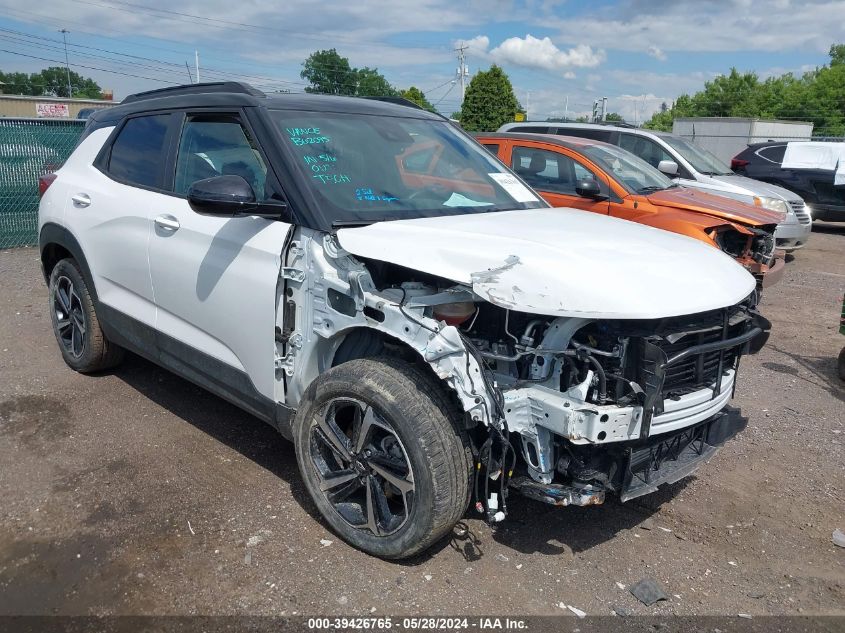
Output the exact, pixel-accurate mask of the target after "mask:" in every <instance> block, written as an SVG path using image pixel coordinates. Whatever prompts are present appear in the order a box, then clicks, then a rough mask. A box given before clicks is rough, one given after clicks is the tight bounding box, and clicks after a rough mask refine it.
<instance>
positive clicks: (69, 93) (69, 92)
mask: <svg viewBox="0 0 845 633" xmlns="http://www.w3.org/2000/svg"><path fill="white" fill-rule="evenodd" d="M59 33H61V34H62V41H63V42H64V43H65V70H66V71H67V98H68V99H70V98H71V97H72V96H73V91H72V90H71V87H70V62H69V61H68V57H67V34H68V33H70V31H68V30H67V29H59Z"/></svg>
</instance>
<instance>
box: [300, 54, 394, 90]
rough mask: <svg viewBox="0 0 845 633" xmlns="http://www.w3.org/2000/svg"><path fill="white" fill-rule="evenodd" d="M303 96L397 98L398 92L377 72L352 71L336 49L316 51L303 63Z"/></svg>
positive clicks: (374, 69)
mask: <svg viewBox="0 0 845 633" xmlns="http://www.w3.org/2000/svg"><path fill="white" fill-rule="evenodd" d="M299 76H300V77H302V78H303V79H307V80H308V83H309V84H310V85H308V86H306V88H305V92H314V93H319V94H327V95H346V96H358V97H382V96H386V97H397V96H399V91H398V90H396V88H394V87H393V86H391V85H390V82H389V81H387V79H385V78H384V76H383V75H382V74H381V73H380V72H379V71H378V69H377V68H368V67H366V66H365V67H364V68H353V67H352V66H351V65H350V64H349V59H348V58H346V57H342V56H341V55H340V54H339V53H338V52H337V51H336V50H335V49H333V48H331V49H329V50H323V51H315V52H313V53H311V55H309V56H308V59H306V60H305V61H304V62H303V63H302V71H301V72H300V73H299Z"/></svg>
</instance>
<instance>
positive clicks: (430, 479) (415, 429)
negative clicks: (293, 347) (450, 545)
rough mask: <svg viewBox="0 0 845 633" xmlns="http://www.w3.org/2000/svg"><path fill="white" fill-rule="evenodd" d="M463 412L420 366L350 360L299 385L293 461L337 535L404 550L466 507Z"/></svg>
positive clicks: (418, 545)
mask: <svg viewBox="0 0 845 633" xmlns="http://www.w3.org/2000/svg"><path fill="white" fill-rule="evenodd" d="M462 419H463V412H462V411H461V410H460V409H459V408H458V407H457V405H456V403H454V402H453V401H452V399H451V398H449V394H448V393H447V392H446V391H445V389H444V387H443V385H442V383H440V382H439V381H437V380H436V379H434V377H433V376H431V375H430V374H428V373H427V372H426V371H425V370H424V369H423V368H418V367H416V366H414V365H412V364H410V363H407V362H405V361H401V360H398V359H394V358H388V357H384V358H375V359H373V358H367V359H357V360H352V361H349V362H347V363H343V364H341V365H338V366H337V367H334V368H332V369H330V370H329V371H327V372H326V373H324V374H322V375H320V376H318V377H317V378H316V379H315V380H314V382H313V383H311V385H310V386H309V388H308V390H307V391H306V392H305V395H304V397H303V401H302V404H301V406H300V408H299V410H298V412H297V414H296V417H295V418H294V422H293V435H294V444H295V446H296V457H297V462H298V464H299V470H300V472H301V473H302V477H303V480H304V481H305V486H306V488H307V489H308V492H309V494H310V495H311V498H312V499H313V500H314V503H315V504H316V505H317V508H318V509H319V510H320V513H321V514H322V515H323V517H324V518H325V520H326V521H327V522H328V523H329V525H330V526H331V527H332V528H333V529H334V531H335V532H336V533H337V534H338V535H339V536H340V537H341V538H342V539H344V540H345V541H346V542H348V543H349V544H351V545H353V546H354V547H357V548H358V549H361V550H363V551H365V552H367V553H368V554H372V555H373V556H378V557H380V558H390V559H398V558H407V557H409V556H413V555H415V554H417V553H419V552H421V551H423V550H425V549H426V548H428V547H429V546H431V545H432V544H433V543H434V542H436V541H437V540H439V539H440V538H441V537H443V536H444V535H445V534H446V533H448V532H449V530H451V529H452V527H453V526H454V525H455V523H457V521H458V520H459V519H460V518H461V516H463V514H464V512H465V511H466V508H467V505H468V503H469V492H470V476H471V471H472V455H471V451H470V445H469V441H468V439H467V438H466V434H465V432H464V431H463V430H462V428H461V426H462V425H461V422H462Z"/></svg>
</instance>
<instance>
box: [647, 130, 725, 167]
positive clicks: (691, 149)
mask: <svg viewBox="0 0 845 633" xmlns="http://www.w3.org/2000/svg"><path fill="white" fill-rule="evenodd" d="M660 138H661V139H662V140H663V141H664V142H665V143H666V144H667V145H669V146H670V147H671V148H673V149H674V150H675V151H676V152H678V153H679V154H680V155H681V156H682V157H683V158H684V159H685V160H686V161H687V162H688V163H689V164H690V165H692V168H693V169H695V171H697V172H699V173H702V174H705V175H707V176H732V175H733V172H732V171H731V168H730V167H728V166H727V165H725V163H723V162H722V161H720V160H719V159H718V158H716V157H715V156H713V154H711V153H710V152H708V151H707V150H706V149H701V148H700V147H696V146H695V145H693V144H692V143H688V142H686V141H685V140H684V139H682V138H678V137H677V136H661V137H660Z"/></svg>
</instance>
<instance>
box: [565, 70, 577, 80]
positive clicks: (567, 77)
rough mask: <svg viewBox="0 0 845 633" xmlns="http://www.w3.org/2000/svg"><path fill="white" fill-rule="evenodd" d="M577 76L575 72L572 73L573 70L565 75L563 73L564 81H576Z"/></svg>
mask: <svg viewBox="0 0 845 633" xmlns="http://www.w3.org/2000/svg"><path fill="white" fill-rule="evenodd" d="M576 76H577V75H576V74H575V73H574V72H572V71H571V70H567V71H566V72H565V73H563V78H564V79H575V77H576Z"/></svg>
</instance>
